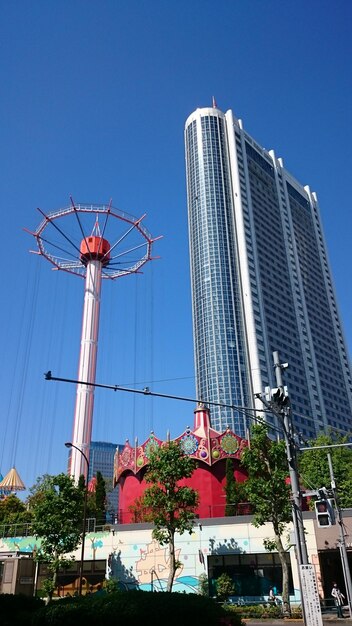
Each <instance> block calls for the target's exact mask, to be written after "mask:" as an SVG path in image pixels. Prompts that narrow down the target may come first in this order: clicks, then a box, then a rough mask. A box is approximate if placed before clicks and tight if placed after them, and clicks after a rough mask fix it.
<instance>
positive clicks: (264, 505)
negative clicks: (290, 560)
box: [242, 424, 292, 612]
mask: <svg viewBox="0 0 352 626" xmlns="http://www.w3.org/2000/svg"><path fill="white" fill-rule="evenodd" d="M242 463H243V465H244V466H245V468H246V469H247V472H248V480H247V481H246V483H245V489H246V494H247V498H248V501H249V502H250V503H251V505H252V508H253V514H254V518H253V522H252V523H253V525H254V526H256V527H259V526H262V525H263V524H265V523H266V522H271V524H272V526H273V530H274V540H270V539H268V540H266V542H265V547H266V549H267V550H270V551H272V550H273V549H276V550H277V552H278V555H279V559H280V563H281V568H282V602H283V608H284V611H285V612H289V611H290V605H289V590H288V566H287V562H286V550H285V548H284V546H283V542H282V535H283V532H284V530H285V526H286V524H287V523H288V522H290V521H291V520H292V511H291V502H290V500H291V487H290V485H289V484H287V476H288V466H287V457H286V448H285V442H284V441H273V440H272V439H270V438H269V437H268V434H267V428H266V426H265V425H263V424H257V425H255V426H253V428H252V431H251V437H250V447H249V448H246V449H245V450H244V452H243V454H242Z"/></svg>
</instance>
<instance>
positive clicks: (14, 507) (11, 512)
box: [0, 494, 32, 526]
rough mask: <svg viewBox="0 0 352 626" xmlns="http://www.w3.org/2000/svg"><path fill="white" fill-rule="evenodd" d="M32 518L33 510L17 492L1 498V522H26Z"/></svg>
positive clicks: (10, 523)
mask: <svg viewBox="0 0 352 626" xmlns="http://www.w3.org/2000/svg"><path fill="white" fill-rule="evenodd" d="M31 519H32V515H31V512H30V511H28V509H27V507H26V505H25V503H24V502H22V500H20V499H19V498H18V497H17V496H16V495H15V494H11V495H9V496H6V497H5V498H3V499H2V500H0V524H1V525H3V524H4V525H5V524H6V525H7V524H9V525H11V526H12V525H13V524H26V523H28V522H30V521H31Z"/></svg>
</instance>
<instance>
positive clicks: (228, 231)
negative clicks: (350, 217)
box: [185, 103, 352, 438]
mask: <svg viewBox="0 0 352 626" xmlns="http://www.w3.org/2000/svg"><path fill="white" fill-rule="evenodd" d="M185 143H186V167H187V194H188V215H189V241H190V261H191V283H192V303H193V333H194V350H195V369H196V382H197V397H198V398H199V399H200V400H202V401H203V402H206V401H211V402H217V403H224V404H228V405H237V406H246V407H252V406H254V394H255V393H261V392H263V391H264V389H265V387H266V386H269V387H271V388H273V387H276V380H275V372H274V368H273V356H272V354H273V352H274V351H278V352H279V355H280V360H281V362H282V363H283V362H288V364H289V367H288V369H287V370H285V373H284V384H285V385H287V386H288V389H289V394H290V398H291V401H292V409H293V419H294V425H295V427H296V428H297V430H299V431H300V432H301V433H302V434H303V435H304V436H306V437H308V438H314V437H315V436H316V434H317V433H318V432H320V431H322V430H325V429H326V428H327V427H332V428H334V429H337V430H338V431H340V432H342V433H347V432H349V431H350V430H351V426H352V384H351V369H350V363H349V361H348V356H347V350H346V344H345V341H344V337H343V332H342V328H341V322H340V318H339V313H338V309H337V305H336V298H335V293H334V286H333V280H332V276H331V271H330V267H329V261H328V258H327V250H326V245H325V241H324V235H323V231H322V225H321V221H320V216H319V207H318V201H317V197H316V194H315V193H312V192H311V190H310V189H309V187H308V186H305V187H303V186H302V185H301V184H299V183H298V182H297V181H296V180H295V179H294V178H293V177H292V175H291V174H290V173H289V172H288V171H287V170H286V169H285V168H284V165H283V161H282V159H278V158H276V156H275V154H274V152H273V151H270V152H267V151H266V150H265V149H264V148H262V147H261V146H260V145H259V144H258V143H257V142H255V141H254V140H253V139H252V137H250V135H249V134H248V133H247V132H246V131H245V130H244V128H243V125H242V123H241V121H240V120H237V119H236V118H235V117H234V115H233V113H232V111H227V113H226V114H224V113H223V112H222V111H220V110H219V109H218V108H217V107H216V106H215V103H214V106H213V107H210V108H202V109H197V110H196V111H194V113H192V114H191V115H190V116H189V118H188V119H187V121H186V126H185ZM336 209H337V207H334V210H336ZM257 402H259V401H257ZM257 407H258V408H260V407H262V405H261V404H260V402H259V404H257ZM211 411H212V426H213V427H214V428H216V429H217V430H222V429H223V428H225V427H226V425H229V426H230V428H231V429H232V430H234V431H235V432H236V433H237V434H238V435H240V436H242V437H244V436H245V433H246V427H247V425H248V424H247V422H246V416H245V413H243V412H240V411H236V410H233V409H231V408H220V407H216V406H212V407H211Z"/></svg>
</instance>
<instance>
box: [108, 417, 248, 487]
mask: <svg viewBox="0 0 352 626" xmlns="http://www.w3.org/2000/svg"><path fill="white" fill-rule="evenodd" d="M195 414H196V415H195V424H194V429H193V430H191V428H189V427H187V428H186V430H185V431H184V432H183V433H182V434H181V435H180V436H179V437H177V438H176V439H174V440H173V441H175V442H179V444H180V447H181V449H182V451H183V453H184V454H185V455H187V456H189V457H190V458H192V459H196V460H197V461H202V462H203V463H205V464H207V465H209V466H212V465H214V463H217V462H218V461H221V460H222V459H226V458H236V459H240V458H241V453H242V450H243V448H244V447H246V446H247V445H248V443H247V441H246V440H245V439H241V437H239V436H238V435H236V434H235V433H233V432H232V431H231V430H230V429H229V428H227V429H226V430H225V431H224V432H222V433H220V432H217V431H215V430H213V429H212V428H211V426H210V419H209V412H208V410H207V409H206V408H204V407H203V406H200V407H198V408H197V409H196V411H195ZM165 443H166V441H162V440H160V439H158V438H157V437H156V436H155V435H154V433H153V432H151V434H150V435H149V437H148V439H147V440H146V441H145V442H144V443H143V444H142V445H138V444H137V443H136V446H135V447H132V446H131V445H130V443H129V441H128V440H127V441H126V445H125V447H124V448H123V450H122V451H121V452H119V450H117V451H116V454H115V460H114V484H116V483H117V482H118V480H119V478H120V477H121V476H122V474H124V472H127V471H129V472H132V473H133V474H137V473H138V472H139V471H140V470H141V469H142V468H143V467H146V466H147V465H148V459H149V457H150V454H151V452H152V451H153V450H155V449H156V448H157V447H159V446H162V445H165Z"/></svg>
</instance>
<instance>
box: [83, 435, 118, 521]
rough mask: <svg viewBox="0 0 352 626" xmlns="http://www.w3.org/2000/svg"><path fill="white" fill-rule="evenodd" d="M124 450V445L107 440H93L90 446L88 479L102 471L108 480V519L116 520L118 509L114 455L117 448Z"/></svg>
mask: <svg viewBox="0 0 352 626" xmlns="http://www.w3.org/2000/svg"><path fill="white" fill-rule="evenodd" d="M117 447H118V448H119V449H120V450H123V448H124V446H123V445H118V444H116V443H109V442H106V441H92V442H91V444H90V447H89V476H88V481H89V480H91V478H93V476H96V475H97V472H100V473H101V475H102V477H103V478H104V480H105V481H106V493H107V500H108V507H107V508H108V510H107V521H108V522H114V520H115V516H116V514H117V510H118V497H119V492H118V489H119V487H118V485H116V487H115V488H114V489H113V488H112V485H113V475H114V456H115V452H116V448H117Z"/></svg>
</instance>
